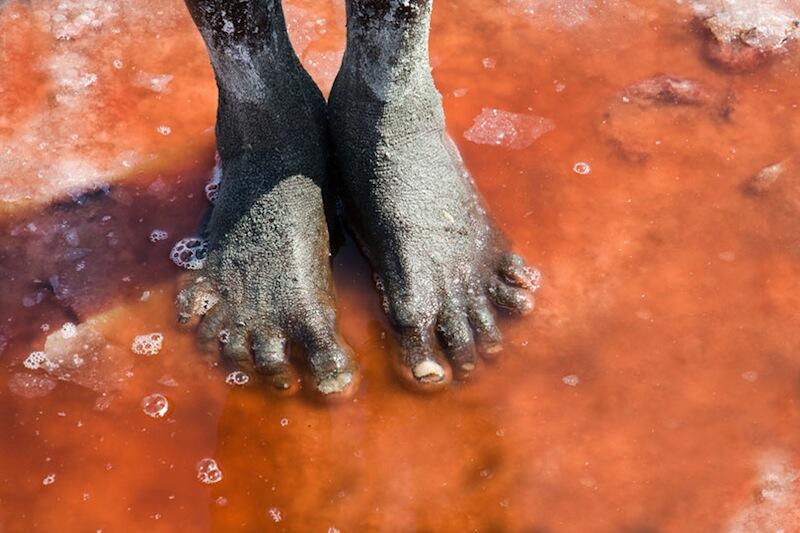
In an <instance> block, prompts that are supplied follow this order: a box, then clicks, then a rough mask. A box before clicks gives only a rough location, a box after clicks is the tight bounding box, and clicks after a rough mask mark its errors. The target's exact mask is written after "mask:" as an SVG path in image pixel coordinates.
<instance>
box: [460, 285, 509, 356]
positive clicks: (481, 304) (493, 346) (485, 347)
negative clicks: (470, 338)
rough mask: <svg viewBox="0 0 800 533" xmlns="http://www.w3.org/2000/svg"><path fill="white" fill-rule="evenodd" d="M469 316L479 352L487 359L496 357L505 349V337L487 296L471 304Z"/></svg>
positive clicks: (478, 298)
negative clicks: (501, 332)
mask: <svg viewBox="0 0 800 533" xmlns="http://www.w3.org/2000/svg"><path fill="white" fill-rule="evenodd" d="M468 315H469V323H470V324H471V325H472V330H473V331H474V332H475V345H476V347H477V349H478V351H479V352H480V353H481V354H482V355H484V356H486V357H494V356H495V355H496V354H497V353H498V352H500V351H501V350H502V349H503V344H502V342H503V337H502V335H501V334H500V328H498V327H497V323H496V321H495V317H494V313H493V312H492V310H491V308H490V307H489V301H488V300H487V299H486V297H485V296H483V295H481V296H479V297H477V298H476V299H475V300H474V301H473V302H471V303H470V305H469V312H468Z"/></svg>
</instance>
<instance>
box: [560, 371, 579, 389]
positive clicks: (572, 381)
mask: <svg viewBox="0 0 800 533" xmlns="http://www.w3.org/2000/svg"><path fill="white" fill-rule="evenodd" d="M561 381H563V382H564V385H569V386H570V387H575V386H577V385H578V383H580V382H581V380H580V378H578V376H576V375H575V374H570V375H568V376H564V377H563V378H561Z"/></svg>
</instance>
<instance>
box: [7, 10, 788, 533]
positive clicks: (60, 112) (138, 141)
mask: <svg viewBox="0 0 800 533" xmlns="http://www.w3.org/2000/svg"><path fill="white" fill-rule="evenodd" d="M287 4H288V5H287V7H286V13H287V20H289V23H290V25H291V28H292V33H293V35H292V36H293V39H294V42H295V44H296V47H297V49H298V53H299V54H300V55H301V57H302V59H303V61H304V63H305V64H306V65H307V66H308V68H309V70H310V71H311V72H312V74H313V75H314V76H315V77H316V79H317V80H319V81H320V84H321V85H322V86H323V87H324V88H326V89H327V88H328V87H329V86H330V82H331V81H332V78H333V76H334V75H335V72H336V68H337V66H338V61H339V60H340V57H341V49H342V46H343V37H344V35H343V31H344V23H343V12H342V9H343V6H342V5H340V2H338V1H337V2H334V1H330V2H329V1H327V0H292V1H291V2H288V1H287ZM732 5H734V3H733V2H729V1H727V0H720V1H719V2H711V1H707V2H698V3H695V5H694V6H684V5H683V4H682V3H680V2H673V1H671V0H660V1H658V2H651V1H644V0H642V1H634V0H631V1H623V0H613V1H605V2H590V1H582V0H576V1H566V2H554V1H550V0H524V1H523V0H508V1H506V2H501V3H499V4H498V6H495V7H493V8H492V9H486V7H485V6H484V3H482V2H480V1H479V0H464V1H460V2H442V3H438V4H437V6H436V9H435V14H434V21H433V25H434V27H433V37H432V43H431V47H432V55H433V63H434V76H435V78H436V82H437V84H438V86H439V88H440V90H441V92H442V94H443V98H444V104H445V110H446V113H447V118H448V127H449V131H450V133H451V134H452V136H453V137H454V139H455V140H456V142H457V143H458V145H459V149H460V150H461V152H462V154H463V155H464V158H465V160H466V163H467V165H468V166H469V167H470V169H471V171H472V173H473V175H474V176H475V178H476V181H477V183H478V186H479V188H480V190H481V192H482V193H483V194H484V196H485V197H486V199H487V203H488V205H489V207H490V208H491V210H492V213H493V215H494V216H495V218H496V219H497V222H498V223H499V225H500V226H501V227H502V228H503V230H504V231H506V232H507V233H508V234H509V235H510V236H511V237H512V239H513V240H514V242H515V245H516V247H517V249H518V250H520V251H521V252H522V253H523V254H524V255H525V256H526V257H527V258H528V259H529V260H530V261H531V263H533V264H537V265H538V266H539V267H540V268H541V270H542V273H543V286H542V289H541V291H540V292H539V293H538V295H539V299H538V302H537V304H538V309H537V311H536V312H535V313H534V315H533V316H532V317H531V318H528V319H525V320H521V321H511V320H509V321H507V322H506V323H505V324H504V327H505V329H504V331H505V332H506V348H505V350H504V352H503V354H504V355H503V357H502V359H500V360H498V361H496V362H493V363H487V364H485V365H484V368H482V369H480V372H478V375H477V376H476V379H475V380H474V381H473V382H471V383H468V384H463V385H458V386H455V387H453V388H452V390H448V391H446V392H444V393H442V394H438V395H434V396H419V395H415V394H413V393H410V392H408V391H406V390H404V389H403V388H402V387H401V386H400V385H398V384H397V383H396V382H395V380H394V379H393V378H392V374H391V369H390V365H389V362H388V361H389V357H390V355H391V354H392V353H393V350H395V349H396V346H395V345H394V341H393V339H392V335H391V331H390V330H389V328H388V324H387V323H386V321H385V319H384V318H383V315H382V314H381V312H380V304H379V301H378V298H377V297H376V295H375V292H374V290H373V288H372V282H371V275H370V273H369V270H368V268H367V267H366V265H365V263H364V262H363V261H362V260H361V258H360V257H359V255H358V253H357V251H356V250H355V247H354V246H353V244H352V243H351V242H349V241H348V242H346V243H345V244H344V246H343V247H342V249H341V250H340V251H339V252H338V254H337V255H336V257H335V259H334V271H335V277H336V284H337V292H338V301H339V307H340V315H341V318H342V326H343V334H344V335H345V336H346V338H347V339H348V340H349V342H350V343H351V344H352V346H353V347H354V348H355V349H356V351H357V352H358V356H359V361H360V364H361V367H362V371H363V375H364V380H363V383H362V385H361V389H360V391H359V394H358V395H357V396H356V397H355V398H354V399H353V400H352V401H349V402H347V403H345V404H343V405H339V406H336V407H328V406H324V405H320V404H317V403H315V402H313V401H312V400H311V399H310V398H307V397H305V396H300V397H295V398H285V397H282V396H280V395H276V394H275V393H272V392H270V388H269V387H267V386H265V385H264V384H263V383H262V382H261V380H260V379H259V377H258V376H257V375H254V374H252V375H248V374H241V373H240V374H235V373H234V371H235V370H236V369H234V368H228V367H226V366H225V365H224V364H221V363H219V362H218V360H217V358H216V356H215V355H214V354H204V353H201V352H199V351H198V350H197V349H196V347H195V346H194V343H193V339H192V337H191V336H190V335H187V334H186V333H184V332H181V331H179V330H178V329H177V327H176V325H175V319H174V311H173V307H172V300H173V298H174V294H175V287H176V285H177V282H178V276H179V272H178V269H177V268H176V267H175V266H174V265H173V264H172V262H171V261H170V260H169V257H168V256H169V252H170V250H171V248H172V245H173V244H174V243H175V242H176V241H178V240H179V239H180V238H182V237H184V236H189V235H191V234H192V232H193V231H194V229H195V226H196V224H197V222H198V221H199V220H200V218H201V216H202V213H203V212H204V210H205V209H206V208H207V206H208V202H207V200H206V198H205V193H204V190H203V188H204V186H205V184H206V182H207V180H208V177H209V174H210V173H211V169H212V167H213V164H214V161H213V157H214V156H213V120H214V101H215V94H214V85H213V80H212V79H211V73H210V69H209V68H208V66H207V60H206V56H205V53H204V51H203V49H202V44H201V42H200V40H199V37H198V36H197V35H196V33H195V30H194V28H193V26H192V25H191V22H190V21H189V19H188V17H187V16H186V14H185V13H184V8H183V6H182V5H181V4H180V2H173V3H168V4H166V5H163V6H158V9H156V10H151V9H146V8H145V6H144V5H142V4H140V3H138V2H136V3H135V2H127V1H120V2H116V3H112V4H109V5H108V6H106V4H102V3H99V2H93V0H69V1H65V2H60V3H59V4H58V5H57V6H56V5H55V4H47V3H42V2H36V1H33V2H30V3H21V2H6V3H4V4H3V7H2V8H0V35H2V36H3V38H2V39H1V40H0V50H1V52H0V72H13V73H14V74H13V75H11V76H5V77H2V78H0V139H1V141H0V142H2V146H3V148H2V152H0V173H1V174H2V176H3V178H2V180H0V280H2V291H0V354H2V355H0V357H2V361H3V363H4V364H3V365H1V366H0V383H1V384H2V387H0V406H1V407H2V408H0V427H2V428H3V438H2V440H0V452H1V453H0V472H2V475H0V529H3V530H4V531H6V530H7V531H30V530H32V529H34V530H42V531H60V530H69V531H73V530H88V531H94V530H98V529H102V530H104V531H116V530H132V531H139V530H143V529H147V530H152V531H174V530H175V529H176V528H181V529H186V530H190V531H194V530H208V529H212V530H229V529H231V530H241V529H244V530H259V531H260V530H267V531H269V530H282V531H303V532H305V531H341V532H343V533H346V532H352V531H387V532H394V531H482V532H483V531H519V532H523V531H524V532H530V531H558V532H572V531H574V532H585V531H600V532H604V531H608V532H622V531H625V532H628V531H639V532H641V531H675V532H685V531H697V532H706V531H732V532H737V533H738V532H744V531H747V532H754V531H758V532H760V531H775V530H779V529H782V530H783V531H785V532H787V533H788V532H792V531H800V526H798V524H800V503H798V502H799V501H800V500H799V499H798V486H797V484H798V482H799V481H798V474H797V472H798V469H800V457H798V452H800V441H799V440H798V432H797V430H796V428H797V427H798V423H800V416H798V410H797V402H798V391H799V389H798V383H800V381H799V380H800V355H798V353H799V352H798V350H800V336H799V334H798V331H799V330H798V328H797V309H798V308H800V262H799V259H800V253H798V250H799V248H798V229H799V228H800V222H798V213H799V212H800V193H799V192H798V191H800V181H798V180H800V178H798V176H800V174H798V170H799V169H798V164H797V158H796V156H795V154H796V151H797V147H798V143H800V129H798V128H800V109H798V104H800V85H798V81H797V80H798V71H799V69H798V61H800V60H799V59H798V56H797V53H796V50H795V49H794V47H793V44H792V43H791V42H789V43H788V44H787V42H786V41H787V40H791V39H792V38H793V37H794V34H793V31H794V30H792V31H790V32H789V33H785V34H784V38H782V39H779V46H778V48H777V49H774V47H773V44H774V43H775V41H774V39H772V38H773V37H774V36H775V35H778V33H776V32H780V31H781V28H782V27H783V26H781V24H782V21H785V20H786V18H785V16H784V15H785V14H786V13H797V12H798V11H797V9H798V6H796V5H795V4H793V3H791V2H788V1H787V2H782V3H778V2H759V3H757V5H758V6H759V7H758V9H755V8H753V13H754V14H752V15H751V16H755V17H756V19H757V21H758V22H757V24H756V26H755V28H756V30H754V32H751V33H748V34H747V35H746V36H745V37H746V38H745V39H744V40H743V39H742V38H741V35H742V33H741V32H740V31H739V30H740V29H741V28H740V26H741V24H740V18H741V17H740V15H741V13H739V12H736V13H731V12H729V11H725V10H726V9H727V10H730V9H731V6H732ZM755 5H756V3H754V4H753V6H755ZM776 6H777V7H776ZM749 7H752V6H748V8H749ZM701 8H702V9H705V10H711V11H710V13H712V14H713V13H717V14H718V15H717V16H716V17H715V18H714V19H713V20H711V21H710V22H709V21H708V20H707V21H706V23H705V27H704V26H703V24H699V26H698V23H697V22H696V21H695V16H696V13H695V11H696V10H698V9H701ZM773 8H776V9H777V8H779V12H776V13H778V15H777V16H774V17H771V18H770V17H767V16H766V15H765V14H768V13H769V12H770V11H769V10H770V9H773ZM714 10H717V11H714ZM793 10H794V11H793ZM745 11H746V10H745ZM701 14H702V13H701ZM734 15H735V16H734ZM737 17H739V18H737ZM795 18H797V17H795ZM789 20H793V19H789ZM725 24H727V26H725ZM726 28H727V29H726ZM737 28H738V29H737ZM736 32H739V33H736ZM759 32H760V33H759ZM736 35H739V37H737V38H734V37H732V36H736ZM66 37H69V39H67V38H66ZM751 38H752V39H755V41H752V42H750V44H748V41H747V39H751ZM714 39H716V40H714ZM737 39H738V40H737ZM763 43H769V47H768V48H767V44H763ZM762 44H763V46H764V47H765V48H764V49H761V48H759V46H762ZM162 232H163V233H162ZM162 235H166V236H167V238H165V239H164V238H162ZM156 334H157V335H161V337H153V335H156ZM137 339H139V340H140V341H141V342H137ZM156 339H158V340H160V343H156V342H155V340H156ZM156 344H158V349H156ZM134 346H139V348H141V349H133V347H134ZM34 352H44V353H45V354H46V355H45V356H39V355H33V356H32V355H31V354H32V353H34ZM26 361H27V364H25V362H26ZM245 378H247V379H245Z"/></svg>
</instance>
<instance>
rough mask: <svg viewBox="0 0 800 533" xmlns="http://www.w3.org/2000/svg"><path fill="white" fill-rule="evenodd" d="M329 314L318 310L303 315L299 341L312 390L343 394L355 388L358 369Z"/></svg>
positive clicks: (326, 394) (332, 396)
mask: <svg viewBox="0 0 800 533" xmlns="http://www.w3.org/2000/svg"><path fill="white" fill-rule="evenodd" d="M331 316H333V315H332V314H331V313H324V314H322V313H321V314H320V315H319V316H318V317H309V318H307V323H306V326H305V327H304V328H303V333H302V336H301V342H302V344H303V347H304V348H305V351H306V358H307V361H308V370H309V372H310V373H311V380H312V381H313V383H314V390H315V392H317V393H319V394H321V395H322V396H323V397H325V398H327V399H335V398H346V397H349V396H351V395H352V394H353V392H354V391H355V389H356V385H357V381H358V379H357V377H358V373H357V370H356V365H355V363H354V358H353V356H352V350H351V349H350V347H349V346H347V344H346V343H345V342H344V341H343V340H342V338H341V337H340V336H339V335H338V334H337V333H336V327H335V325H334V324H332V323H330V322H329V318H330V317H331Z"/></svg>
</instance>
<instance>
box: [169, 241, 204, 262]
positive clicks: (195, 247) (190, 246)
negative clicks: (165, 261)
mask: <svg viewBox="0 0 800 533" xmlns="http://www.w3.org/2000/svg"><path fill="white" fill-rule="evenodd" d="M207 255H208V241H207V240H205V239H200V238H198V237H186V238H184V239H181V240H179V241H178V242H176V243H175V246H173V247H172V251H171V252H170V253H169V258H170V259H172V262H173V263H175V264H176V265H178V266H179V267H181V268H185V269H187V270H200V269H201V268H203V265H204V264H205V262H206V257H207Z"/></svg>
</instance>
